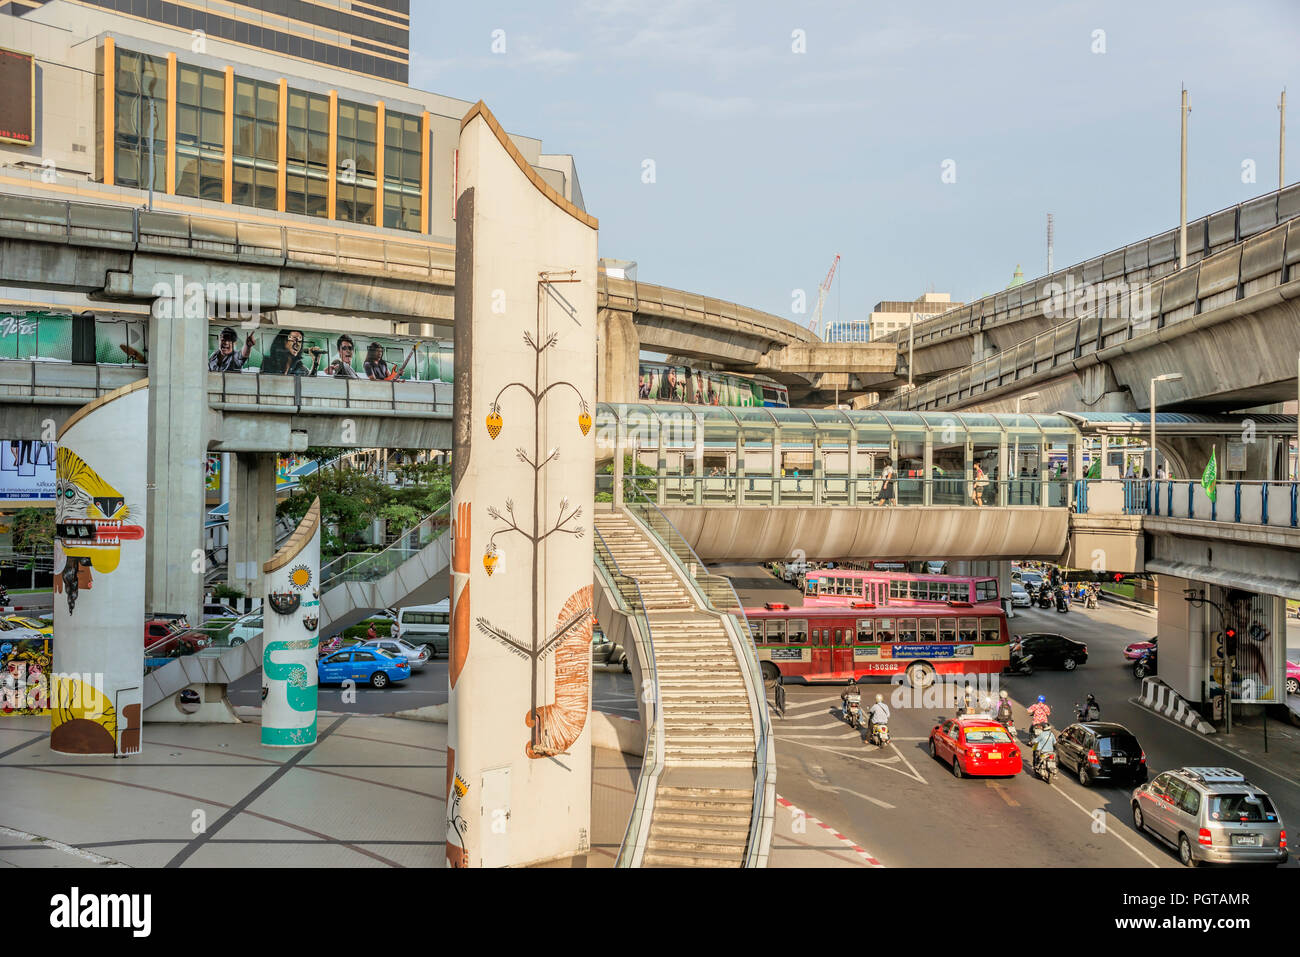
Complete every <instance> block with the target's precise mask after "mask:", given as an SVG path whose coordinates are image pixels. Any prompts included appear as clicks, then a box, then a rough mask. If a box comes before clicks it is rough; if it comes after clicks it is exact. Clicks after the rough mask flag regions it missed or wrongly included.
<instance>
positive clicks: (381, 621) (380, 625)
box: [343, 618, 393, 641]
mask: <svg viewBox="0 0 1300 957" xmlns="http://www.w3.org/2000/svg"><path fill="white" fill-rule="evenodd" d="M372 624H373V625H374V626H375V631H377V632H378V633H379V637H380V638H387V637H388V636H389V635H391V634H392V631H393V619H391V618H371V619H368V620H367V621H363V622H361V623H360V624H356V625H349V626H348V627H347V628H345V629H343V639H344V641H346V640H347V639H349V638H357V639H360V640H362V641H364V640H365V638H366V634H367V632H368V631H369V629H370V626H371V625H372Z"/></svg>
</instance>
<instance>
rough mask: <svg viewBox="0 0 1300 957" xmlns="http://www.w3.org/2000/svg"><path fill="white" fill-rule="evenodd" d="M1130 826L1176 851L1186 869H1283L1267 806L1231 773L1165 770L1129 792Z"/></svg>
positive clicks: (1274, 819)
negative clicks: (1205, 863)
mask: <svg viewBox="0 0 1300 957" xmlns="http://www.w3.org/2000/svg"><path fill="white" fill-rule="evenodd" d="M1131 802H1132V808H1133V825H1134V827H1136V828H1137V829H1138V830H1139V831H1142V830H1147V831H1150V832H1151V833H1153V834H1155V835H1156V837H1159V838H1161V839H1162V840H1165V841H1168V842H1169V843H1170V844H1172V845H1174V846H1175V847H1177V848H1178V859H1179V860H1180V861H1182V862H1183V863H1184V864H1185V865H1187V866H1188V867H1195V866H1196V865H1197V864H1199V863H1201V862H1202V861H1212V862H1214V863H1220V864H1251V863H1254V864H1284V863H1286V860H1287V856H1288V851H1287V846H1286V829H1285V828H1284V827H1283V825H1282V817H1281V815H1280V814H1278V811H1277V808H1275V807H1274V806H1273V801H1272V800H1271V799H1270V798H1269V796H1268V794H1266V793H1265V792H1264V791H1262V790H1261V789H1259V788H1257V787H1255V786H1254V785H1253V784H1251V783H1250V782H1249V781H1247V780H1246V776H1245V775H1243V774H1242V773H1241V772H1240V771H1236V770H1234V769H1232V768H1208V767H1204V768H1202V767H1196V768H1179V769H1178V770H1176V771H1165V772H1164V773H1163V774H1159V775H1157V776H1156V777H1155V779H1154V780H1153V781H1151V782H1150V783H1149V784H1143V785H1141V786H1140V787H1138V788H1135V789H1134V791H1133V796H1132V798H1131Z"/></svg>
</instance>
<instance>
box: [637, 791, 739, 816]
mask: <svg viewBox="0 0 1300 957" xmlns="http://www.w3.org/2000/svg"><path fill="white" fill-rule="evenodd" d="M741 793H742V794H744V792H743V791H742V792H741ZM753 809H754V796H753V795H752V794H747V795H745V799H744V800H743V801H739V800H737V801H717V800H710V799H708V798H698V799H697V798H678V797H665V796H664V794H663V791H662V789H661V790H660V793H659V794H658V795H657V796H656V797H655V810H654V812H655V814H658V813H659V812H660V811H671V812H672V813H674V814H675V813H678V812H680V813H682V814H693V813H699V814H720V815H723V816H727V815H730V814H743V815H744V816H745V818H746V819H748V817H749V815H750V814H751V813H752V811H753Z"/></svg>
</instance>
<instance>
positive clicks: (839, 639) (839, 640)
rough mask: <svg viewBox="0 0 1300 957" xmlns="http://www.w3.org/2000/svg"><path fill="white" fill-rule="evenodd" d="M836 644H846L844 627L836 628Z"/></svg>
mask: <svg viewBox="0 0 1300 957" xmlns="http://www.w3.org/2000/svg"><path fill="white" fill-rule="evenodd" d="M835 644H836V646H839V645H842V644H844V629H843V628H836V629H835Z"/></svg>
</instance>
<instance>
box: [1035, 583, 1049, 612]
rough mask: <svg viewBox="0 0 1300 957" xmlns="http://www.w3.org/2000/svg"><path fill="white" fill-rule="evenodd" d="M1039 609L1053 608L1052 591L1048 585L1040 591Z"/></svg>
mask: <svg viewBox="0 0 1300 957" xmlns="http://www.w3.org/2000/svg"><path fill="white" fill-rule="evenodd" d="M1038 607H1039V608H1051V607H1052V590H1051V589H1050V588H1048V587H1047V586H1046V585H1043V586H1042V587H1040V588H1039V589H1038Z"/></svg>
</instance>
